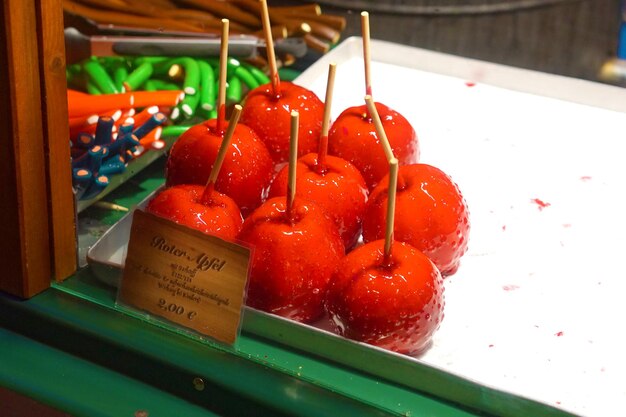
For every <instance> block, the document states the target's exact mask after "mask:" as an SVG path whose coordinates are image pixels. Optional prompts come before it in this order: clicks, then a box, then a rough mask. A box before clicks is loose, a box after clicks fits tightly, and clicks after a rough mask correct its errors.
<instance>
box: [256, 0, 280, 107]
mask: <svg viewBox="0 0 626 417" xmlns="http://www.w3.org/2000/svg"><path fill="white" fill-rule="evenodd" d="M261 11H262V16H261V20H262V22H263V34H264V35H265V47H266V49H267V62H268V64H269V66H270V79H271V81H272V90H274V96H278V95H280V78H279V77H278V68H277V67H276V55H275V53H274V39H273V38H272V26H271V24H270V14H269V10H268V9H267V0H261Z"/></svg>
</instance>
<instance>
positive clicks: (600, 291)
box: [90, 38, 626, 417]
mask: <svg viewBox="0 0 626 417" xmlns="http://www.w3.org/2000/svg"><path fill="white" fill-rule="evenodd" d="M372 60H373V62H372V84H373V96H374V98H375V100H376V101H380V102H383V103H385V104H387V105H388V106H390V107H392V108H394V109H395V110H398V111H400V112H401V113H402V114H404V116H405V117H407V119H408V120H409V121H410V122H411V123H412V124H413V126H414V127H415V129H416V131H417V133H418V136H419V139H420V144H421V149H422V162H424V163H429V164H431V165H435V166H438V167H439V168H441V169H443V170H444V171H446V172H447V173H448V174H450V175H451V176H452V177H453V179H454V180H455V181H456V182H457V183H458V184H459V187H460V188H461V190H462V192H463V194H464V196H465V198H466V200H467V203H468V205H469V208H470V214H471V217H470V218H471V224H472V230H471V236H470V246H469V251H468V253H467V254H466V255H465V257H464V258H463V260H462V263H461V268H460V269H459V271H458V272H457V274H455V275H453V276H452V277H449V278H447V279H446V281H445V286H446V292H445V296H446V307H445V319H444V321H443V323H442V326H441V328H440V330H439V331H438V332H437V333H436V335H435V338H434V343H433V346H432V348H431V349H430V350H428V351H427V352H426V353H425V354H424V355H423V356H421V357H420V358H407V360H410V361H419V362H422V363H425V364H427V365H430V366H433V367H434V368H438V369H442V370H444V371H446V372H449V373H452V374H455V375H458V376H461V377H463V378H466V379H469V380H473V381H476V382H478V383H479V384H483V385H486V386H489V387H495V388H497V389H498V390H503V391H507V392H511V393H514V394H516V395H519V396H521V397H526V398H530V399H534V400H538V401H540V402H543V403H545V404H548V405H550V406H553V407H557V408H561V409H563V410H567V411H570V412H573V413H576V414H580V415H585V416H594V417H595V416H615V415H619V413H620V412H619V411H618V410H621V409H622V407H623V404H624V403H625V402H626V384H624V383H623V382H622V377H623V376H624V375H626V360H625V359H624V355H623V354H622V352H623V351H624V348H623V347H624V344H623V343H622V334H621V331H620V329H621V325H620V324H619V323H620V322H621V320H622V319H623V318H625V317H626V303H625V302H623V300H622V299H623V297H624V294H626V273H625V272H624V269H623V263H622V258H623V254H622V252H623V249H626V243H624V242H623V237H624V236H626V221H624V220H623V219H624V213H626V204H625V203H624V202H623V200H624V198H622V196H621V194H622V193H623V191H622V190H623V184H624V183H625V182H626V168H624V164H623V162H622V160H623V159H624V157H625V155H626V144H625V139H626V90H624V89H620V88H617V87H611V86H605V85H601V84H597V83H592V82H587V81H581V80H577V79H571V78H566V77H560V76H555V75H548V74H543V73H538V72H533V71H527V70H521V69H515V68H510V67H505V66H501V65H496V64H490V63H485V62H481V61H475V60H470V59H465V58H460V57H454V56H451V55H445V54H440V53H435V52H430V51H425V50H420V49H416V48H411V47H405V46H401V45H397V44H391V43H387V42H382V41H376V40H374V41H372ZM330 62H336V63H337V64H338V68H337V78H336V84H335V85H336V88H335V94H334V98H333V111H332V115H333V117H336V116H337V115H338V114H339V113H340V112H341V111H342V110H343V109H345V108H346V107H349V106H354V105H360V104H361V103H363V96H364V93H365V87H364V81H363V70H362V68H363V64H362V60H361V40H360V38H350V39H348V40H346V41H345V42H343V43H342V44H341V45H339V46H338V47H337V48H335V49H334V50H332V51H331V52H330V53H328V54H326V55H325V56H324V57H322V58H321V59H320V60H319V61H318V62H316V63H315V64H314V65H313V66H311V67H310V68H309V69H308V70H307V71H306V72H305V73H303V74H302V75H301V76H300V77H299V78H298V79H297V80H296V83H298V84H301V85H304V86H306V87H308V88H311V89H312V90H313V91H315V92H316V93H317V94H318V95H319V96H320V97H324V89H325V85H326V74H327V69H328V64H329V63H330ZM539 202H544V203H546V204H549V205H547V206H546V207H542V206H541V204H538V203H539ZM127 222H128V221H127ZM115 228H117V225H116V227H115ZM118 230H119V229H118ZM110 232H111V234H115V231H114V230H113V229H112V230H111V231H110ZM122 233H124V232H122ZM103 239H105V240H107V239H108V241H109V242H118V243H116V244H115V245H119V242H120V241H121V242H124V239H120V238H119V236H118V235H115V236H108V238H107V235H105V236H103ZM122 244H124V243H122ZM124 252H125V250H124V247H123V246H122V247H115V248H106V247H103V246H101V245H100V246H99V245H98V244H96V245H95V246H94V248H92V250H91V251H90V254H91V256H90V263H91V264H92V266H94V267H95V271H97V273H98V274H99V275H100V274H105V273H107V270H106V269H103V267H106V264H107V263H108V264H109V266H110V267H111V268H113V269H111V270H110V271H109V272H111V271H113V273H114V274H115V272H114V271H115V270H117V271H118V272H117V273H118V274H119V269H118V268H119V267H120V263H121V259H122V258H121V256H122V255H123V254H124ZM106 253H108V254H113V255H112V256H111V257H110V259H102V254H106ZM118 255H119V256H118ZM116 256H117V258H115V257H116ZM98 268H100V269H98ZM109 279H115V275H110V276H109Z"/></svg>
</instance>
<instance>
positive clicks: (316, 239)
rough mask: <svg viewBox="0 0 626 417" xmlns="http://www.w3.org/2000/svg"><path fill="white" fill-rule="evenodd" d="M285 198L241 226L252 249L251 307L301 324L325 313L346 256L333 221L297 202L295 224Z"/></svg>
mask: <svg viewBox="0 0 626 417" xmlns="http://www.w3.org/2000/svg"><path fill="white" fill-rule="evenodd" d="M286 210H287V201H286V198H285V197H276V198H271V199H269V200H267V201H266V202H265V203H264V204H263V205H262V206H261V207H259V208H258V209H256V210H255V211H254V212H253V213H252V215H250V217H248V218H247V219H246V221H245V222H244V224H243V228H242V231H241V233H240V234H239V239H240V240H241V241H243V242H245V243H247V244H249V245H250V246H251V247H252V248H254V252H253V257H252V262H251V266H250V281H249V284H248V299H247V304H248V305H249V306H251V307H254V308H258V309H260V310H264V311H267V312H270V313H274V314H277V315H280V316H283V317H287V318H290V319H293V320H297V321H300V322H311V321H313V320H315V319H317V318H319V317H320V316H321V315H322V314H323V311H324V310H323V297H324V295H325V293H326V288H327V286H328V282H329V280H330V277H331V275H332V273H333V272H334V270H335V267H336V266H337V263H338V262H339V259H341V257H342V256H343V254H344V248H343V243H342V241H341V238H340V237H339V233H338V232H337V228H336V227H335V225H334V224H333V222H332V221H331V220H330V219H328V218H327V217H326V215H325V214H324V211H323V210H322V209H321V208H319V207H317V206H316V205H315V204H314V203H311V202H308V201H306V200H304V199H300V198H296V199H295V200H294V201H293V206H292V209H291V213H292V216H291V220H290V219H289V217H288V216H287V214H286Z"/></svg>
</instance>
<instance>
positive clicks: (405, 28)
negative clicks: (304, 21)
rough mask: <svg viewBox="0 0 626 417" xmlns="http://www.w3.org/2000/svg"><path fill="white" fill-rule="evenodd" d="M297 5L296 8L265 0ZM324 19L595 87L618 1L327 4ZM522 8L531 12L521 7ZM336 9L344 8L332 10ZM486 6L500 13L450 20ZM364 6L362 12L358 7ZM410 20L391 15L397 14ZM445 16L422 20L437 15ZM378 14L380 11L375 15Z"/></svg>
mask: <svg viewBox="0 0 626 417" xmlns="http://www.w3.org/2000/svg"><path fill="white" fill-rule="evenodd" d="M270 1H271V3H270V4H283V5H284V4H298V3H302V1H300V2H298V1H293V0H292V1H280V0H276V1H272V0H270ZM316 3H318V4H320V5H321V6H322V11H323V12H324V13H331V14H339V15H343V16H345V17H346V18H347V20H348V25H347V28H346V30H345V31H344V32H343V36H342V38H345V37H349V36H352V35H360V27H361V24H360V12H361V11H362V10H367V11H368V12H369V13H370V27H371V36H372V38H374V39H383V40H388V41H392V42H398V43H402V44H406V45H413V46H417V47H421V48H426V49H430V50H435V51H441V52H446V53H450V54H455V55H461V56H465V57H471V58H476V59H481V60H485V61H491V62H498V63H502V64H507V65H512V66H516V67H522V68H529V69H534V70H539V71H544V72H549V73H555V74H562V75H567V76H572V77H578V78H584V79H588V80H593V81H597V80H598V77H597V75H598V71H599V69H600V67H601V66H602V64H603V63H604V62H605V61H606V60H607V59H609V58H611V57H614V56H615V53H616V49H617V42H618V31H619V25H620V21H621V7H620V3H621V2H620V0H578V1H577V0H544V1H534V0H516V1H515V0H509V1H502V0H404V1H402V0H386V1H385V0H379V1H372V0H365V1H351V0H337V1H333V0H328V1H317V2H316ZM529 3H534V4H538V5H537V6H536V7H534V8H523V7H524V6H526V5H528V4H529ZM338 4H342V5H343V6H345V7H337V5H338ZM481 5H487V6H491V7H494V6H497V7H501V8H503V9H506V11H502V12H498V13H494V12H491V13H484V14H449V13H455V12H459V11H462V9H461V8H463V7H468V6H469V7H473V8H476V7H477V6H481ZM361 6H367V8H364V7H361ZM399 7H404V8H414V9H415V8H416V9H417V10H413V11H414V12H417V13H408V12H406V11H404V12H402V13H398V12H397V11H398V8H399ZM434 8H439V12H443V13H446V12H447V13H448V14H424V13H429V12H430V13H432V12H436V10H433V9H434ZM376 9H385V10H380V11H379V10H376Z"/></svg>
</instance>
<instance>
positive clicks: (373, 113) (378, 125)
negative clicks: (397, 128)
mask: <svg viewBox="0 0 626 417" xmlns="http://www.w3.org/2000/svg"><path fill="white" fill-rule="evenodd" d="M365 104H366V105H367V110H368V111H369V113H370V117H371V118H372V121H373V122H374V128H375V129H376V134H377V135H378V138H379V139H380V143H381V145H383V150H384V151H385V156H386V157H387V161H391V159H392V158H395V155H394V154H393V150H392V149H391V145H390V144H389V139H388V138H387V134H386V133H385V129H384V127H383V123H382V121H381V120H380V116H379V114H378V110H376V105H375V104H374V99H372V96H371V95H369V94H368V95H366V96H365Z"/></svg>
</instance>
